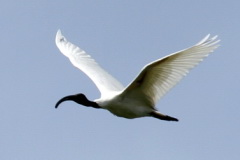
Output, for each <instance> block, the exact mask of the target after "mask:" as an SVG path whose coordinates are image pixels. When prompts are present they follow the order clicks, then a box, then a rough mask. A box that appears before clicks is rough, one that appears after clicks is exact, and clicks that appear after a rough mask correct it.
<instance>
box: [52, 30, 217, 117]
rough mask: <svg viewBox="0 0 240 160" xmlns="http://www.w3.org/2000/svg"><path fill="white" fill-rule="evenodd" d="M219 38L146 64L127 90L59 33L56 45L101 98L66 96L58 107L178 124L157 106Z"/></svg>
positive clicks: (206, 54)
mask: <svg viewBox="0 0 240 160" xmlns="http://www.w3.org/2000/svg"><path fill="white" fill-rule="evenodd" d="M219 41H220V40H218V39H217V36H215V37H210V35H207V36H206V37H205V38H204V39H203V40H201V41H200V42H199V43H197V44H196V45H194V46H192V47H190V48H187V49H184V50H181V51H178V52H175V53H173V54H170V55H168V56H166V57H164V58H161V59H159V60H156V61H154V62H151V63H149V64H147V65H146V66H145V67H143V69H142V70H141V72H140V74H139V75H138V76H137V77H136V78H135V79H134V80H133V81H132V82H131V83H130V84H129V85H128V86H127V87H126V88H124V87H123V85H122V84H121V83H120V82H119V81H117V80H116V79H115V78H114V77H113V76H111V75H110V74H108V73H107V72H106V71H105V70H104V69H102V68H101V67H100V66H99V65H98V64H97V63H96V62H95V60H94V59H93V58H91V56H90V55H88V54H87V53H86V52H85V51H83V50H81V49H80V48H79V47H77V46H76V45H74V44H72V43H71V42H68V41H67V40H66V38H65V37H64V36H63V35H62V34H61V31H60V30H59V31H58V32H57V35H56V45H57V47H58V48H59V50H60V51H61V52H62V53H63V54H64V55H65V56H67V57H68V58H69V59H70V61H71V62H72V64H73V65H74V66H75V67H77V68H79V69H80V70H81V71H83V72H84V73H85V74H86V75H87V76H88V77H89V78H90V79H91V80H92V81H93V82H94V83H95V84H96V86H97V87H98V89H99V90H100V92H101V98H100V99H97V100H94V101H89V100H88V99H87V98H86V97H85V96H84V95H83V94H77V95H73V96H67V97H64V98H62V99H61V100H59V101H58V103H57V104H56V108H57V107H58V105H59V104H60V103H61V102H63V101H66V100H73V101H75V102H77V103H79V104H82V105H85V106H92V107H94V108H103V109H107V110H109V111H110V112H112V113H113V114H115V115H117V116H120V117H125V118H138V117H145V116H152V117H155V118H159V119H162V120H170V121H177V119H176V118H173V117H170V116H167V115H164V114H161V113H160V112H158V111H157V109H156V107H155V105H156V103H157V101H158V100H160V99H161V97H162V96H163V95H165V94H166V92H168V91H169V90H170V89H171V88H172V87H173V86H174V85H176V84H177V83H178V82H179V81H180V80H181V79H182V78H183V77H184V76H185V75H186V74H187V73H188V72H189V70H190V69H191V68H193V67H194V66H196V65H197V64H198V63H199V62H201V61H202V60H203V58H205V57H206V56H208V55H209V53H211V52H213V51H214V49H216V48H217V47H218V46H219V45H218V42H219Z"/></svg>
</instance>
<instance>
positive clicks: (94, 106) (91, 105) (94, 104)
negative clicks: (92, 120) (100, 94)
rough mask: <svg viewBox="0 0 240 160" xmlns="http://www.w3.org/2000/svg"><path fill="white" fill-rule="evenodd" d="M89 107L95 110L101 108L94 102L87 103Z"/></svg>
mask: <svg viewBox="0 0 240 160" xmlns="http://www.w3.org/2000/svg"><path fill="white" fill-rule="evenodd" d="M84 105H85V106H87V107H93V108H101V107H100V106H99V105H98V104H97V103H96V102H94V101H87V102H86V103H85V104H84Z"/></svg>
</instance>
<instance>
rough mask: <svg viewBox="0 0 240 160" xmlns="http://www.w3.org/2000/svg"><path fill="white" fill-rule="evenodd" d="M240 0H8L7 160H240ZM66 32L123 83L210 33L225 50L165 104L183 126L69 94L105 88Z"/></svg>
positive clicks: (1, 134) (3, 12)
mask: <svg viewBox="0 0 240 160" xmlns="http://www.w3.org/2000/svg"><path fill="white" fill-rule="evenodd" d="M239 6H240V1H237V0H235V1H234V0H232V1H231V0H221V1H218V0H201V1H194V0H181V1H173V0H138V1H136V0H135V1H133V0H132V1H131V0H101V1H97V0H95V1H93V0H68V1H66V0H64V1H63V0H59V1H56V0H54V1H53V0H52V1H50V0H41V1H39V0H38V1H37V0H31V1H30V0H22V1H21V0H20V1H14V0H6V1H1V5H0V24H1V25H0V28H1V29H0V36H1V38H0V45H1V53H0V54H1V58H0V68H1V77H0V87H1V88H0V96H1V101H0V128H1V131H0V159H6V160H33V159H34V160H55V159H56V160H66V159H69V160H80V159H82V160H96V159H104V160H107V159H109V160H113V159H114V160H123V159H124V160H133V159H134V160H146V159H149V160H160V159H162V160H188V159H189V160H193V159H194V160H203V159H204V160H208V159H217V160H226V159H231V160H237V159H239V157H240V152H239V149H240V137H239V135H240V134H239V133H240V115H239V114H240V106H239V96H240V85H239V82H240V72H239V69H240V63H239V60H240V10H239ZM58 29H61V31H62V33H63V35H65V36H66V38H67V39H68V40H70V41H71V42H73V43H74V44H77V45H78V46H80V47H81V48H82V49H84V50H85V51H86V52H87V53H89V54H90V55H91V56H92V57H93V58H94V59H96V61H97V62H98V63H99V64H101V66H102V67H103V68H104V69H106V70H107V71H108V72H109V73H110V74H112V75H113V76H115V77H116V78H117V79H119V81H120V82H122V83H123V84H124V85H127V84H128V83H130V82H131V81H132V80H133V78H135V77H136V75H137V74H138V73H139V72H140V70H141V69H142V67H143V66H144V65H146V64H147V63H149V62H151V61H153V60H156V59H158V58H161V57H163V56H166V55H168V54H170V53H172V52H176V51H178V50H181V49H184V48H187V47H190V46H192V45H194V44H195V43H197V42H198V41H200V40H201V39H202V38H203V37H204V36H206V35H207V34H208V33H210V34H212V35H219V38H220V39H221V42H220V44H221V46H220V47H219V48H218V49H217V50H216V51H215V52H214V53H213V54H211V55H210V56H209V57H208V58H207V59H205V61H204V62H203V63H201V64H200V65H199V66H198V67H196V68H194V69H193V70H192V71H191V72H190V74H188V76H187V77H185V78H184V79H183V80H182V81H181V83H179V84H178V85H177V86H176V87H174V88H173V89H172V90H171V91H170V92H168V94H167V95H166V96H164V98H163V99H161V101H159V103H158V104H157V108H158V109H159V110H160V111H161V112H162V113H165V114H168V115H170V116H173V117H176V118H178V119H179V120H180V121H179V122H167V121H160V120H158V119H154V118H139V119H133V120H129V119H124V118H119V117H116V116H114V115H112V114H110V113H109V112H108V111H106V110H96V109H92V108H86V107H83V106H80V105H78V104H76V103H73V102H65V103H63V104H62V105H61V106H60V108H59V109H57V110H56V109H55V108H54V105H55V103H56V102H57V101H58V100H59V99H60V98H62V97H63V96H66V95H70V94H75V93H81V92H82V93H85V94H86V95H87V97H88V98H89V99H92V100H93V99H96V98H99V96H100V93H99V91H98V90H97V88H96V87H95V85H94V84H93V83H92V81H90V79H89V78H88V77H87V76H86V75H84V74H83V73H82V72H81V71H79V70H78V69H77V68H75V67H73V65H72V64H71V63H70V62H69V60H68V59H67V58H66V57H65V56H63V55H62V54H61V53H60V52H59V51H58V49H57V47H56V45H55V35H56V32H57V30H58Z"/></svg>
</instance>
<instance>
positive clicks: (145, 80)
mask: <svg viewBox="0 0 240 160" xmlns="http://www.w3.org/2000/svg"><path fill="white" fill-rule="evenodd" d="M219 41H220V40H217V36H215V37H212V38H210V35H207V36H206V37H205V38H204V39H203V40H201V41H200V42H199V43H197V44H196V45H194V46H193V47H190V48H187V49H185V50H181V51H179V52H176V53H173V54H170V55H168V56H166V57H164V58H162V59H159V60H157V61H154V62H152V63H150V64H148V65H146V66H145V67H144V68H143V69H142V71H141V72H140V74H139V75H138V76H137V78H136V79H135V80H134V81H133V82H132V83H130V84H129V86H128V87H127V88H126V89H125V90H124V92H123V93H124V95H127V96H131V95H135V94H137V95H139V97H141V98H142V97H146V98H145V100H147V101H148V103H149V105H151V106H152V107H153V106H155V104H156V102H157V101H158V100H159V99H161V97H162V96H163V95H165V94H166V93H167V92H168V91H169V90H170V89H171V88H172V87H173V86H175V85H176V84H177V83H178V82H179V81H180V80H181V79H182V78H183V77H184V76H186V75H187V73H188V72H189V70H190V69H192V68H193V67H194V66H196V65H197V64H198V63H199V62H201V61H202V60H203V59H204V58H205V57H207V56H208V55H209V54H210V53H211V52H213V51H214V49H216V48H217V47H218V46H219V45H218V42H219Z"/></svg>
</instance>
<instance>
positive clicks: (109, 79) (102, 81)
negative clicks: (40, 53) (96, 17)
mask: <svg viewBox="0 0 240 160" xmlns="http://www.w3.org/2000/svg"><path fill="white" fill-rule="evenodd" d="M56 45H57V47H58V48H59V50H60V51H61V52H62V53H63V54H64V55H65V56H67V57H68V58H69V59H70V61H71V62H72V64H73V65H74V66H75V67H77V68H79V69H80V70H81V71H83V72H84V73H85V74H86V75H87V76H88V77H89V78H91V80H92V81H93V82H94V83H95V85H96V86H97V87H98V89H99V91H100V92H101V96H102V97H104V96H106V95H108V93H109V92H110V91H121V90H122V89H123V88H124V87H123V85H122V84H121V83H120V82H119V81H117V80H116V79H115V78H114V77H113V76H111V75H110V74H108V73H107V72H106V71H105V70H104V69H102V68H101V67H100V66H99V65H98V64H97V63H96V62H95V60H94V59H92V58H91V56H90V55H88V54H87V53H86V52H85V51H83V50H82V49H80V48H79V47H77V46H76V45H74V44H72V43H71V42H68V41H67V39H66V38H65V37H64V36H63V35H62V33H61V31H60V30H58V32H57V35H56Z"/></svg>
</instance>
